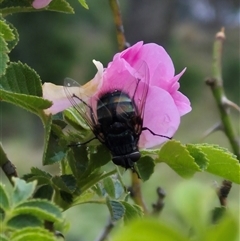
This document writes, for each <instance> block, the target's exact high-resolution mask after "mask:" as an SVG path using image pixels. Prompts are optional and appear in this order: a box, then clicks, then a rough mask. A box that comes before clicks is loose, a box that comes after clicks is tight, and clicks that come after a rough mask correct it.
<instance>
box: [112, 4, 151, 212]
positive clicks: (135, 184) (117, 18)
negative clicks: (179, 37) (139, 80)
mask: <svg viewBox="0 0 240 241" xmlns="http://www.w3.org/2000/svg"><path fill="white" fill-rule="evenodd" d="M109 3H110V6H111V9H112V13H113V18H114V23H115V26H116V30H117V41H118V49H119V51H122V50H124V49H126V48H127V47H129V44H128V43H127V42H126V38H125V35H124V28H123V21H122V16H121V10H120V6H119V2H118V0H109ZM131 178H132V186H131V188H130V189H131V194H132V195H131V196H132V198H133V200H134V202H135V203H136V204H138V205H139V206H141V207H142V209H143V211H144V213H145V214H146V213H148V211H147V208H146V205H145V203H144V201H143V198H142V192H141V180H140V179H139V178H138V176H137V175H136V173H133V172H132V173H131Z"/></svg>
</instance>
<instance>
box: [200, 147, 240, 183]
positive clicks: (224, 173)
mask: <svg viewBox="0 0 240 241" xmlns="http://www.w3.org/2000/svg"><path fill="white" fill-rule="evenodd" d="M197 147H198V148H199V149H200V150H201V151H202V152H203V153H204V154H205V155H206V157H207V158H208V160H209V165H208V167H207V169H206V171H207V172H210V173H212V174H215V175H218V176H220V177H223V178H226V179H228V180H229V181H232V182H235V183H238V184H240V164H239V161H238V159H237V157H236V156H234V155H233V154H232V153H231V152H229V151H228V150H227V149H224V148H221V147H219V146H216V145H208V144H202V145H201V144H199V145H197Z"/></svg>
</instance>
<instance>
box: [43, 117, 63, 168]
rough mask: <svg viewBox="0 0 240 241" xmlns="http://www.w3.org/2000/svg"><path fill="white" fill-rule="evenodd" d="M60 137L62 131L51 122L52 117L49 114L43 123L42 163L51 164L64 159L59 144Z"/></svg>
mask: <svg viewBox="0 0 240 241" xmlns="http://www.w3.org/2000/svg"><path fill="white" fill-rule="evenodd" d="M62 138H63V133H62V129H61V127H60V126H58V125H56V124H53V123H52V117H51V116H49V117H48V119H47V120H46V123H45V142H44V152H43V165H51V164H54V163H56V162H60V161H61V160H63V159H64V157H65V152H64V151H65V150H64V147H62V145H61V144H60V141H62ZM66 147H67V146H66Z"/></svg>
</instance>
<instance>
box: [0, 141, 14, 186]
mask: <svg viewBox="0 0 240 241" xmlns="http://www.w3.org/2000/svg"><path fill="white" fill-rule="evenodd" d="M0 166H1V168H2V170H3V172H4V173H5V174H6V176H7V178H8V179H9V181H10V183H11V184H12V185H14V183H13V181H12V177H17V176H18V175H17V171H16V167H15V166H14V165H13V164H12V162H11V161H9V160H8V158H7V155H6V153H5V152H4V150H3V147H2V144H1V143H0Z"/></svg>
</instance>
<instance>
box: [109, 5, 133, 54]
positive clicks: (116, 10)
mask: <svg viewBox="0 0 240 241" xmlns="http://www.w3.org/2000/svg"><path fill="white" fill-rule="evenodd" d="M109 4H110V7H111V10H112V12H113V18H114V23H115V26H116V30H117V42H118V49H119V51H122V50H124V49H126V48H127V47H129V46H128V43H127V42H126V38H125V35H124V28H123V22H122V15H121V10H120V6H119V2H118V0H109Z"/></svg>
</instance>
